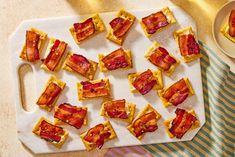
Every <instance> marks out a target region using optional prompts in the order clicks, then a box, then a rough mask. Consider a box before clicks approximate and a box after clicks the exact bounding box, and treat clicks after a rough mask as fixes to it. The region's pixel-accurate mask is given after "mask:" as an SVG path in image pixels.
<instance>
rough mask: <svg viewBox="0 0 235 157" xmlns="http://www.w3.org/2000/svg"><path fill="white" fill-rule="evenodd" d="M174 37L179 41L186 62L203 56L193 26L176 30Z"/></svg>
mask: <svg viewBox="0 0 235 157" xmlns="http://www.w3.org/2000/svg"><path fill="white" fill-rule="evenodd" d="M174 38H175V40H176V41H177V42H178V45H179V49H180V54H181V56H182V57H183V60H184V62H186V63H187V62H191V61H193V60H196V59H198V58H200V57H202V55H201V53H200V48H199V44H198V43H197V41H196V38H195V35H194V32H193V30H192V27H186V28H183V29H180V30H178V31H176V32H174Z"/></svg>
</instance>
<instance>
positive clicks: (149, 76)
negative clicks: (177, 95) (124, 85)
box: [132, 69, 157, 95]
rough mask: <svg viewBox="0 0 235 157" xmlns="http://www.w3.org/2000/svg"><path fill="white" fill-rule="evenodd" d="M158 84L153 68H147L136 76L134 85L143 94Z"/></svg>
mask: <svg viewBox="0 0 235 157" xmlns="http://www.w3.org/2000/svg"><path fill="white" fill-rule="evenodd" d="M155 84H157V81H156V80H155V78H154V76H153V73H152V71H151V70H149V69H148V70H147V71H145V72H143V73H141V74H140V75H138V76H137V77H136V79H135V80H134V82H133V83H132V85H133V86H134V87H135V88H136V89H137V90H138V91H139V92H140V93H141V94H142V95H145V94H147V93H148V92H149V91H150V90H151V89H152V88H153V87H154V85H155Z"/></svg>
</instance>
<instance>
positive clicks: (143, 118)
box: [127, 104, 161, 140]
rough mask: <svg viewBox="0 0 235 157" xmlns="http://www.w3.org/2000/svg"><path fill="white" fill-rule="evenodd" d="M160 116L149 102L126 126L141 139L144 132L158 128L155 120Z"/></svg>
mask: <svg viewBox="0 0 235 157" xmlns="http://www.w3.org/2000/svg"><path fill="white" fill-rule="evenodd" d="M160 118H161V115H160V114H159V113H158V112H157V111H156V110H155V109H154V108H153V107H152V106H151V105H150V104H147V105H146V106H145V107H144V108H143V110H142V111H140V113H139V114H138V115H137V116H136V118H135V119H134V120H133V121H132V123H131V124H130V125H129V126H128V127H127V128H128V130H129V131H130V132H131V133H132V134H133V135H134V136H135V137H137V138H138V139H139V140H141V139H142V138H143V136H144V134H145V133H147V132H154V131H156V130H157V129H158V126H157V121H158V120H159V119H160Z"/></svg>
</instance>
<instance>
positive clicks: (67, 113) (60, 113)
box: [54, 103, 87, 129]
mask: <svg viewBox="0 0 235 157" xmlns="http://www.w3.org/2000/svg"><path fill="white" fill-rule="evenodd" d="M86 114H87V110H85V109H83V108H81V107H76V106H72V105H70V104H66V103H64V104H60V105H59V106H58V109H57V110H56V112H55V115H54V117H55V118H58V119H59V120H61V121H63V122H66V123H68V124H69V125H71V126H74V127H75V128H77V129H80V128H81V127H82V125H83V123H84V119H85V117H86Z"/></svg>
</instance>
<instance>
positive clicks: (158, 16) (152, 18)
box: [142, 11, 169, 34]
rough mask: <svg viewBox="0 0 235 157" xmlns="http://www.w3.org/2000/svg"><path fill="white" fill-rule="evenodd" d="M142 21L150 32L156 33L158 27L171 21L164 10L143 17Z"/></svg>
mask: <svg viewBox="0 0 235 157" xmlns="http://www.w3.org/2000/svg"><path fill="white" fill-rule="evenodd" d="M142 22H143V24H144V25H145V27H146V29H147V33H148V34H153V33H155V32H156V31H157V30H158V29H160V28H162V27H165V26H167V25H168V24H169V23H168V21H167V18H166V16H165V15H164V14H163V12H162V11H160V12H157V13H154V14H151V15H149V16H147V17H144V18H142Z"/></svg>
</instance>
